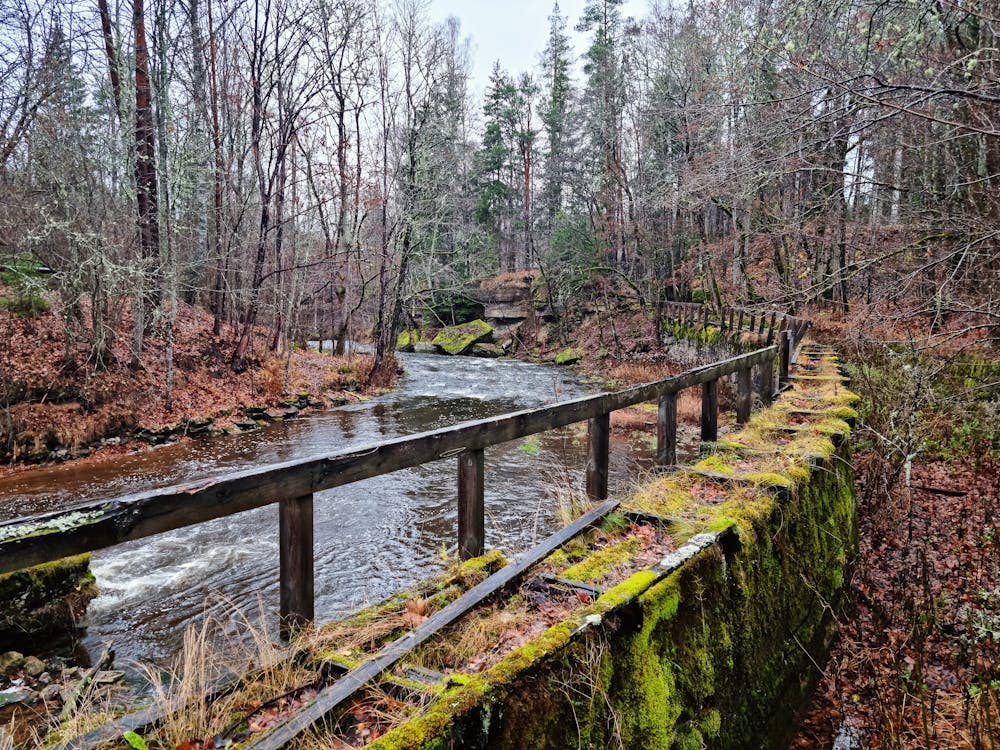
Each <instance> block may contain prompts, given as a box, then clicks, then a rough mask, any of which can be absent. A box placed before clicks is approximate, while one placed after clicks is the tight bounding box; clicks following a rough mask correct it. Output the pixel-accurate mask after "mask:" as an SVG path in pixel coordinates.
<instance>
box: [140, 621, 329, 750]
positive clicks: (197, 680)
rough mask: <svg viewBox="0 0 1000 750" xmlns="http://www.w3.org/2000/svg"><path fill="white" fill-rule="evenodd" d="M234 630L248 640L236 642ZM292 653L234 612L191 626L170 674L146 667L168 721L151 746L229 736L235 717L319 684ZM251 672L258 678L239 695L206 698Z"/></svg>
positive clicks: (157, 702) (155, 701)
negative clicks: (310, 685) (293, 692)
mask: <svg viewBox="0 0 1000 750" xmlns="http://www.w3.org/2000/svg"><path fill="white" fill-rule="evenodd" d="M261 614H262V615H263V612H262V613H261ZM234 630H235V632H238V633H240V634H241V635H243V636H246V638H245V639H244V638H234V637H232V634H233V632H234ZM292 653H293V648H292V647H289V646H284V645H279V644H276V643H274V642H273V641H272V640H271V639H270V637H269V636H268V634H267V632H266V631H265V630H264V629H263V628H262V627H260V626H258V625H256V624H254V623H252V622H251V621H250V620H249V618H248V617H247V616H246V614H245V613H243V612H240V611H238V610H236V608H235V607H231V614H230V615H229V616H227V617H223V618H221V619H219V620H216V619H214V618H205V620H204V621H203V622H202V623H200V624H198V625H191V626H189V627H188V629H187V631H186V632H185V634H184V644H183V647H182V648H181V651H180V652H179V653H178V654H177V656H176V657H175V659H174V662H173V664H172V665H171V667H170V668H169V669H167V670H165V671H163V670H159V669H157V668H155V667H144V670H145V673H146V676H147V678H148V679H149V682H150V685H151V687H152V689H153V706H154V707H155V708H157V709H159V710H160V711H161V712H162V713H163V715H164V716H165V719H164V721H163V724H162V725H161V727H160V729H159V730H158V733H157V736H156V738H155V740H152V741H150V744H151V746H152V745H153V742H155V743H157V744H161V745H163V746H165V747H177V746H179V745H181V744H182V743H197V742H199V741H205V740H207V739H209V738H211V737H213V736H215V735H218V734H220V733H223V732H225V731H227V730H231V729H232V728H233V725H234V724H238V723H239V721H240V720H239V719H238V718H234V717H244V719H246V718H249V717H250V716H251V715H252V714H253V712H254V710H255V709H256V708H257V707H258V706H260V705H261V704H262V703H264V702H265V701H268V700H270V699H272V698H274V697H275V696H279V695H283V694H285V693H288V692H289V691H291V690H293V689H295V688H298V687H301V686H304V685H308V684H310V683H313V682H315V681H316V680H317V678H318V675H317V674H316V673H315V672H313V671H311V670H308V669H305V668H303V667H301V666H299V665H297V664H296V663H295V660H293V659H291V658H290V657H291V654H292ZM248 672H249V673H252V674H253V677H254V678H253V679H251V680H247V681H246V682H244V683H242V684H241V685H240V687H239V688H238V689H236V690H234V691H233V692H231V693H229V694H226V695H223V696H220V697H217V698H216V699H215V700H209V698H208V697H207V696H209V695H210V694H211V693H212V692H213V691H215V690H217V689H218V688H219V687H220V686H221V685H223V684H225V683H226V682H227V681H231V680H234V679H236V678H237V677H239V676H242V675H245V674H247V673H248Z"/></svg>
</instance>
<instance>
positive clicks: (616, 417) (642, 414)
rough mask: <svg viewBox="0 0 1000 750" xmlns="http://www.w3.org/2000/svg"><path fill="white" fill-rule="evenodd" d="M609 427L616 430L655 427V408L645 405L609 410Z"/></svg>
mask: <svg viewBox="0 0 1000 750" xmlns="http://www.w3.org/2000/svg"><path fill="white" fill-rule="evenodd" d="M611 427H612V428H613V429H616V430H622V431H632V430H648V429H649V428H651V427H653V428H655V427H656V409H655V408H648V407H646V406H645V405H639V406H630V407H628V408H627V409H619V410H618V411H613V412H611Z"/></svg>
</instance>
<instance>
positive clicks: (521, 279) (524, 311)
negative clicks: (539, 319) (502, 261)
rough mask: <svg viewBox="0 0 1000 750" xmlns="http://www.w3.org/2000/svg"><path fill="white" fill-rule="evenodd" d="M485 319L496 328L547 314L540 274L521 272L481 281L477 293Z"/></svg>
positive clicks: (537, 272) (543, 285)
mask: <svg viewBox="0 0 1000 750" xmlns="http://www.w3.org/2000/svg"><path fill="white" fill-rule="evenodd" d="M477 296H478V298H479V301H480V302H482V303H483V308H484V315H485V317H486V320H488V321H490V322H492V323H496V324H497V325H504V324H506V325H510V324H514V323H519V322H520V321H522V320H526V319H528V318H530V317H532V316H535V315H540V316H543V317H544V316H547V315H549V308H548V297H547V295H546V293H545V284H544V282H543V279H542V276H541V272H540V271H520V272H518V273H506V274H501V275H500V276H493V277H491V278H488V279H483V280H482V281H481V282H480V283H479V291H478V293H477Z"/></svg>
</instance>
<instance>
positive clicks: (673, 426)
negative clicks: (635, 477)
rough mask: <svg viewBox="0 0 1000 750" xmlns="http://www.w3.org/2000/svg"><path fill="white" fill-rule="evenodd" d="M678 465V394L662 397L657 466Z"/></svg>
mask: <svg viewBox="0 0 1000 750" xmlns="http://www.w3.org/2000/svg"><path fill="white" fill-rule="evenodd" d="M676 464H677V394H676V393H665V394H664V395H663V396H661V397H660V408H659V411H658V413H657V419H656V465H657V466H675V465H676Z"/></svg>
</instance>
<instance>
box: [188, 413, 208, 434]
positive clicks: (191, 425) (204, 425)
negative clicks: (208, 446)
mask: <svg viewBox="0 0 1000 750" xmlns="http://www.w3.org/2000/svg"><path fill="white" fill-rule="evenodd" d="M214 421H215V420H213V419H212V418H211V417H208V418H206V419H192V420H189V421H188V423H187V426H186V430H185V432H186V433H187V434H188V435H207V434H208V432H209V430H210V428H211V427H212V423H213V422H214Z"/></svg>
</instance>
